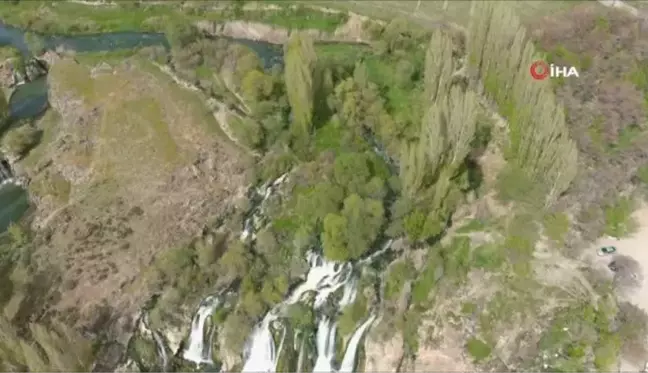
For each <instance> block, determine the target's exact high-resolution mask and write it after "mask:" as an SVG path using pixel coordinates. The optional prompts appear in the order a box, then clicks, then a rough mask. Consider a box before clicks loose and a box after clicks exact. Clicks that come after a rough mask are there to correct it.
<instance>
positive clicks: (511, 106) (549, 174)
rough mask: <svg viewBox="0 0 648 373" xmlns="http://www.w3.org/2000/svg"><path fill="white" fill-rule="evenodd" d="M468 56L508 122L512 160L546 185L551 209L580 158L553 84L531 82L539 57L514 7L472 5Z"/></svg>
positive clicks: (497, 3) (486, 3)
mask: <svg viewBox="0 0 648 373" xmlns="http://www.w3.org/2000/svg"><path fill="white" fill-rule="evenodd" d="M467 53H468V63H469V65H470V67H471V69H472V70H473V72H474V74H476V75H477V76H478V77H479V78H480V79H481V81H483V84H484V90H485V91H486V93H487V94H488V95H489V96H490V98H491V99H493V100H494V101H495V102H496V103H497V105H498V107H499V111H500V113H501V114H502V115H503V116H504V117H505V118H506V119H507V120H508V127H509V144H508V147H507V152H506V153H507V154H506V155H507V157H508V158H509V159H510V160H512V161H514V162H515V163H517V165H519V166H520V169H521V170H522V171H523V172H524V173H526V174H527V177H528V178H529V179H530V180H533V181H534V182H536V183H538V184H540V185H542V186H543V189H544V190H545V196H546V197H545V203H544V204H545V206H549V205H550V204H552V203H553V202H554V201H555V200H556V199H557V198H558V196H559V195H560V194H561V193H562V192H564V191H565V190H566V189H567V187H568V186H569V184H570V183H571V181H572V180H573V178H574V177H575V175H576V172H577V164H578V153H577V149H576V145H575V144H574V142H573V141H572V140H571V139H570V138H569V133H568V130H567V126H566V124H565V114H564V109H563V107H562V105H560V104H559V103H558V101H557V100H556V97H555V95H554V93H553V87H552V86H551V83H550V82H549V81H548V80H545V81H533V80H530V79H529V78H528V69H529V66H531V64H532V63H533V61H534V60H536V59H537V57H536V53H535V48H534V46H533V44H532V43H531V41H529V40H528V38H527V36H526V30H525V29H524V27H523V26H522V24H521V22H520V20H519V19H518V17H517V16H516V14H515V12H514V10H513V8H511V7H510V6H509V5H508V4H507V3H505V2H504V1H473V2H472V9H471V19H470V27H469V30H468V35H467ZM503 56H506V57H505V58H504V57H503Z"/></svg>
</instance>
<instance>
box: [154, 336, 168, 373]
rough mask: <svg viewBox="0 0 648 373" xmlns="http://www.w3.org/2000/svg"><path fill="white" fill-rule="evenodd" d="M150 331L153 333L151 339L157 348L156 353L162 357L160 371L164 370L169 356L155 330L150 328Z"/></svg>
mask: <svg viewBox="0 0 648 373" xmlns="http://www.w3.org/2000/svg"><path fill="white" fill-rule="evenodd" d="M151 332H152V333H153V340H154V341H155V345H156V346H157V349H158V355H159V356H160V357H161V358H162V372H166V370H167V366H168V363H169V356H168V355H167V351H166V347H165V345H164V341H163V340H162V336H160V333H159V332H158V331H157V330H152V331H151Z"/></svg>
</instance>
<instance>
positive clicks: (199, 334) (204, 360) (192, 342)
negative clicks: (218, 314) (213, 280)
mask: <svg viewBox="0 0 648 373" xmlns="http://www.w3.org/2000/svg"><path fill="white" fill-rule="evenodd" d="M220 303H221V301H220V298H219V297H215V296H212V297H208V298H206V299H205V300H204V301H203V302H202V303H201V304H200V307H199V308H198V312H196V315H195V316H194V318H193V320H192V322H191V332H190V333H189V340H188V341H187V345H188V346H187V348H186V349H185V350H184V352H183V353H182V357H183V358H185V359H186V360H189V361H192V362H194V363H196V364H212V363H213V360H212V356H211V354H212V348H211V339H212V334H213V333H212V331H208V336H207V341H205V324H206V322H207V319H208V318H209V317H211V315H212V313H214V309H215V308H216V307H218V306H219V305H220ZM205 342H207V343H205Z"/></svg>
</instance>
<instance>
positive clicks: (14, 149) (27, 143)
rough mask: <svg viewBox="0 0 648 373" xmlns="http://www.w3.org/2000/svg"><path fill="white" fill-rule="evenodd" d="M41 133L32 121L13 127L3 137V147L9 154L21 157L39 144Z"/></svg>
mask: <svg viewBox="0 0 648 373" xmlns="http://www.w3.org/2000/svg"><path fill="white" fill-rule="evenodd" d="M40 133H41V132H40V131H39V130H38V129H37V128H36V127H34V126H32V125H31V124H30V123H27V124H23V125H20V126H18V127H16V128H12V129H10V130H9V131H7V133H6V134H5V135H4V137H3V138H2V149H3V150H4V151H5V152H6V153H8V154H11V155H12V156H14V157H17V158H20V157H22V156H24V155H25V154H26V153H27V152H28V151H29V150H30V149H31V148H33V147H34V146H35V145H37V144H38V141H39V139H40Z"/></svg>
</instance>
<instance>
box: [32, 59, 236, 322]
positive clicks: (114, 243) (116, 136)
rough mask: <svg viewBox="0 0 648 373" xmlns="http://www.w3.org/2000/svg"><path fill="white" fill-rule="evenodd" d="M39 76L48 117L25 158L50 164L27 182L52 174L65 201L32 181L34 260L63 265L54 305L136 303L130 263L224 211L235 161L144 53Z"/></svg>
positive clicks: (190, 100) (193, 98) (194, 100)
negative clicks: (45, 88)
mask: <svg viewBox="0 0 648 373" xmlns="http://www.w3.org/2000/svg"><path fill="white" fill-rule="evenodd" d="M49 79H50V81H49V83H50V87H51V90H50V101H51V103H52V106H53V108H54V109H55V110H56V111H57V112H58V113H59V114H60V120H58V126H57V128H56V130H55V131H53V132H52V133H51V134H50V135H47V134H46V139H47V141H45V142H43V143H42V144H41V146H39V148H37V149H35V152H34V153H33V156H34V158H35V159H34V160H32V161H31V162H30V163H31V164H36V163H42V160H45V159H52V160H54V162H52V163H51V165H50V166H49V167H47V168H45V169H44V170H42V171H40V172H36V170H33V173H34V175H33V180H32V183H33V184H34V185H35V186H38V185H46V186H48V185H49V186H51V185H60V181H61V180H59V179H60V178H62V179H63V180H65V181H66V182H68V183H69V190H66V193H65V194H66V197H69V198H65V199H63V198H56V197H61V196H58V194H59V193H55V192H54V191H52V190H50V189H51V188H49V189H48V188H40V189H39V188H35V190H34V192H35V196H36V197H37V198H39V199H40V200H41V203H39V211H37V213H36V219H35V221H36V223H37V224H39V225H41V226H44V227H45V228H44V229H42V230H41V233H42V234H48V233H47V232H49V241H46V242H47V243H45V244H43V245H42V246H41V247H39V248H38V249H37V251H36V253H35V258H36V261H37V263H39V264H40V265H41V266H45V265H53V266H55V267H58V268H60V269H61V270H62V272H63V275H62V287H63V288H62V289H58V290H60V291H61V293H64V294H65V296H64V297H63V298H62V299H61V301H60V302H59V304H58V308H59V309H61V310H70V309H76V310H77V311H79V312H78V313H77V312H66V314H68V315H73V314H78V315H80V316H81V321H82V322H83V323H88V322H90V321H89V320H90V319H91V318H92V317H93V313H96V307H98V306H100V305H101V304H102V303H103V302H104V301H105V300H110V305H111V306H113V307H117V309H118V310H119V311H120V312H121V311H123V312H130V311H134V310H135V309H137V308H138V307H139V306H141V302H142V301H144V300H145V299H144V298H145V297H146V296H148V295H147V293H146V289H145V288H144V287H143V286H140V285H142V284H139V282H140V280H141V279H142V278H143V276H141V271H142V270H143V269H145V268H147V267H148V266H149V265H150V264H151V262H152V261H153V259H154V257H155V256H156V255H157V254H158V253H160V252H161V251H163V250H165V249H168V248H172V247H173V246H174V245H179V244H182V243H184V242H186V241H187V240H188V239H189V238H191V237H192V236H194V235H195V234H197V233H198V232H199V231H200V230H201V229H202V227H203V226H204V225H205V223H206V222H208V221H209V220H210V219H212V218H213V217H215V216H217V215H221V214H223V213H226V211H227V209H228V206H231V204H232V203H233V201H234V199H235V198H236V197H237V195H238V194H239V193H240V191H241V189H242V188H244V185H245V182H246V179H245V174H246V168H247V167H246V166H247V163H246V157H245V154H243V153H242V152H241V151H240V150H239V149H238V148H237V147H235V146H233V145H232V144H231V143H230V142H228V140H227V139H225V137H224V136H219V133H218V132H217V131H215V130H214V128H217V127H218V126H217V124H216V123H215V120H214V118H213V116H212V115H211V114H210V113H209V111H208V110H207V109H206V108H205V107H204V106H203V103H202V102H201V100H200V98H199V97H198V96H197V95H194V94H193V93H191V92H187V91H185V90H183V89H182V88H180V87H178V86H177V85H176V84H175V83H174V82H173V81H172V80H171V79H170V78H169V77H168V76H166V75H165V74H163V73H161V72H159V70H157V68H155V66H153V65H151V64H150V63H148V62H146V61H143V60H138V59H136V58H130V59H126V60H125V61H123V62H120V63H118V64H114V66H112V67H111V68H106V67H104V68H102V69H100V70H97V69H93V67H92V66H87V65H84V64H80V63H77V62H75V61H73V60H71V59H64V60H61V61H59V62H57V63H55V64H54V65H53V66H52V68H51V72H50V76H49ZM53 118H55V117H51V118H50V120H51V122H56V121H54V120H53ZM43 120H45V118H44V119H43ZM48 121H49V120H48ZM36 158H38V159H40V160H41V161H40V162H39V161H38V159H36ZM54 176H56V178H54ZM57 178H58V179H57ZM53 181H56V183H55V184H52V182H53ZM126 289H131V291H130V292H128V291H126ZM56 290H57V289H52V291H56ZM79 305H83V307H81V309H79Z"/></svg>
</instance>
